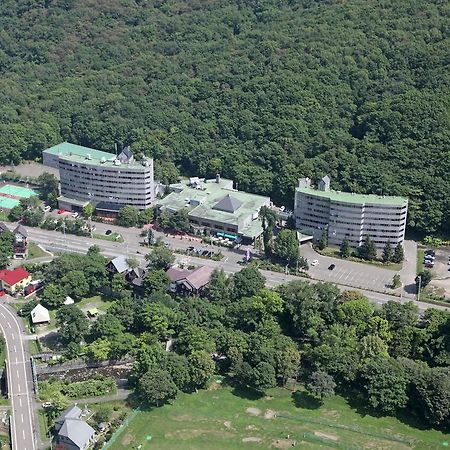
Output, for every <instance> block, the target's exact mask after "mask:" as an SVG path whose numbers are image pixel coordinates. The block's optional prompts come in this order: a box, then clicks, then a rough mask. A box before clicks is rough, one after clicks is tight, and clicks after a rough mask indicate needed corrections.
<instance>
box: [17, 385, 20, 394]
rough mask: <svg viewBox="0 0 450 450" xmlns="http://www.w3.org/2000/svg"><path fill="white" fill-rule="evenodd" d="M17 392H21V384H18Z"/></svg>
mask: <svg viewBox="0 0 450 450" xmlns="http://www.w3.org/2000/svg"><path fill="white" fill-rule="evenodd" d="M17 392H20V384H18V385H17Z"/></svg>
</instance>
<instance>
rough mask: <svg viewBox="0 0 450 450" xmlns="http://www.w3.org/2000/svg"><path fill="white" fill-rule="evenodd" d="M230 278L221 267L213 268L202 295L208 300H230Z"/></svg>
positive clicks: (220, 301)
mask: <svg viewBox="0 0 450 450" xmlns="http://www.w3.org/2000/svg"><path fill="white" fill-rule="evenodd" d="M230 290H231V287H230V279H229V278H228V277H227V275H226V273H225V272H224V270H223V269H215V270H214V272H213V273H212V275H211V278H210V280H209V283H208V285H207V286H206V289H205V291H204V297H206V298H207V299H208V300H209V301H211V302H214V303H220V304H227V303H228V302H229V300H230Z"/></svg>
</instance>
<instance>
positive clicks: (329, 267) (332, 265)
mask: <svg viewBox="0 0 450 450" xmlns="http://www.w3.org/2000/svg"><path fill="white" fill-rule="evenodd" d="M335 267H336V264H330V265H329V266H328V270H334V268H335Z"/></svg>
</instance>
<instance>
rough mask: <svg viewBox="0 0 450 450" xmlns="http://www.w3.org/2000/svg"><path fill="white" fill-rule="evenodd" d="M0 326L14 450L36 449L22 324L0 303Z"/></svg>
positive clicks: (30, 389) (13, 312)
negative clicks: (4, 347) (2, 337)
mask: <svg viewBox="0 0 450 450" xmlns="http://www.w3.org/2000/svg"><path fill="white" fill-rule="evenodd" d="M0 329H1V331H2V333H3V336H4V338H5V341H6V352H7V360H6V373H7V380H8V396H9V398H10V401H11V438H12V449H13V450H35V448H36V444H35V440H36V436H35V423H34V412H33V403H32V402H33V380H32V375H31V364H30V355H29V353H28V349H27V347H26V341H25V339H24V331H23V326H22V324H21V323H20V321H19V319H18V318H17V316H16V314H15V311H12V310H11V309H10V307H9V306H7V305H5V304H4V303H0Z"/></svg>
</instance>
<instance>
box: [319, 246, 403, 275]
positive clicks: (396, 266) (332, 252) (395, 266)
mask: <svg viewBox="0 0 450 450" xmlns="http://www.w3.org/2000/svg"><path fill="white" fill-rule="evenodd" d="M314 250H315V251H316V252H317V253H319V254H320V255H323V256H331V257H333V258H338V259H345V260H346V261H353V262H359V263H362V264H370V265H371V266H378V267H383V268H384V269H389V270H394V271H396V272H398V271H399V270H401V269H402V267H403V264H402V263H393V262H390V263H387V264H385V263H384V262H382V261H378V260H377V261H366V260H365V259H361V258H357V257H356V256H349V257H348V258H342V257H341V256H340V254H339V249H338V248H336V247H326V248H324V249H323V250H319V249H318V248H317V247H315V248H314Z"/></svg>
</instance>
